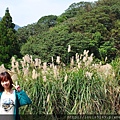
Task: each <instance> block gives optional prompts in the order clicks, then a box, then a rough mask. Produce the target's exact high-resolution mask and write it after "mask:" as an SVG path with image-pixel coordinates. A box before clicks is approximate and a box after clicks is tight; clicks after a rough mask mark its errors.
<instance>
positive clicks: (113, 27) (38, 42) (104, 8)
mask: <svg viewBox="0 0 120 120" xmlns="http://www.w3.org/2000/svg"><path fill="white" fill-rule="evenodd" d="M119 4H120V1H119V0H111V1H110V0H105V1H104V0H98V1H97V2H95V3H90V2H79V3H73V4H71V5H70V6H69V8H68V9H67V10H66V11H65V12H64V13H63V14H61V15H60V16H54V15H49V16H44V17H42V18H40V19H39V20H38V22H37V23H36V24H33V25H28V26H25V27H23V28H21V29H19V30H18V38H20V39H19V40H20V41H21V54H22V55H25V54H31V55H33V57H40V58H41V59H42V60H43V61H47V62H49V61H50V60H51V57H54V58H55V57H57V56H63V57H62V61H63V62H64V63H67V57H68V52H67V49H66V48H67V46H68V45H71V47H72V50H71V52H70V54H69V55H70V56H72V55H74V54H75V53H79V54H81V53H82V52H83V50H84V49H87V50H89V51H90V53H94V55H95V57H96V58H97V59H100V60H103V59H104V58H105V57H108V58H109V61H112V60H113V59H115V58H116V57H117V56H119V49H120V46H119V41H120V40H119V38H120V37H119V33H120V32H119V14H120V9H119ZM51 23H52V25H51ZM30 26H31V27H30ZM20 31H21V32H20ZM30 31H31V32H30ZM33 31H34V32H33ZM24 32H26V33H30V34H24ZM31 33H32V34H31ZM21 37H22V38H21Z"/></svg>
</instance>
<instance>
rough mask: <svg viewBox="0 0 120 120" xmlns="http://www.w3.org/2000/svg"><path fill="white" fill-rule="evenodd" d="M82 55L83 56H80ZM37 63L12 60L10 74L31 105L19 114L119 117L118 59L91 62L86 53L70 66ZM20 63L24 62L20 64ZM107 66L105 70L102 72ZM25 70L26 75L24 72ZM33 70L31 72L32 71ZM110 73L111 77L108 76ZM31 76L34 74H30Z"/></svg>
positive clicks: (30, 60)
mask: <svg viewBox="0 0 120 120" xmlns="http://www.w3.org/2000/svg"><path fill="white" fill-rule="evenodd" d="M81 56H82V57H81ZM38 61H40V62H38V63H37V64H36V63H35V60H33V59H32V57H31V56H29V55H27V60H25V57H24V58H23V61H21V62H19V64H18V61H16V60H15V58H14V61H12V69H11V71H10V72H11V74H12V75H15V74H16V75H17V78H14V77H13V78H14V81H16V80H17V81H18V82H19V84H20V86H21V88H22V89H23V90H25V91H26V92H27V94H28V95H29V97H30V98H31V100H32V104H31V105H29V106H24V107H21V108H20V113H21V114H118V113H119V112H120V110H119V85H118V83H119V80H120V67H119V64H120V59H116V60H114V61H113V62H112V63H111V65H110V64H109V65H110V66H112V69H111V68H110V69H108V67H107V66H108V64H107V63H106V64H105V65H106V66H105V65H104V69H102V71H101V70H100V69H101V68H103V65H101V63H100V64H96V63H94V60H93V55H91V56H88V51H84V53H83V55H80V56H79V55H78V54H77V57H76V58H75V59H74V62H73V59H72V64H71V63H70V66H65V65H64V64H63V63H62V62H60V61H59V64H57V65H55V64H54V63H53V62H52V63H50V64H49V65H48V64H47V65H46V63H42V62H41V60H40V59H38ZM21 63H24V65H22V64H21ZM105 67H107V71H106V69H105ZM26 70H27V72H25V71H26ZM33 71H34V72H33ZM109 73H110V74H109ZM33 74H34V75H33Z"/></svg>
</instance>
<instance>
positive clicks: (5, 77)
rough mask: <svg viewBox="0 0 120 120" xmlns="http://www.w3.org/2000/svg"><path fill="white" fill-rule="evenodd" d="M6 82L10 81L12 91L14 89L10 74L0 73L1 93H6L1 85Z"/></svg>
mask: <svg viewBox="0 0 120 120" xmlns="http://www.w3.org/2000/svg"><path fill="white" fill-rule="evenodd" d="M6 80H9V81H10V89H12V87H13V85H12V84H13V81H12V78H11V76H10V74H9V73H8V72H2V73H0V92H2V91H4V87H3V86H2V85H1V81H6Z"/></svg>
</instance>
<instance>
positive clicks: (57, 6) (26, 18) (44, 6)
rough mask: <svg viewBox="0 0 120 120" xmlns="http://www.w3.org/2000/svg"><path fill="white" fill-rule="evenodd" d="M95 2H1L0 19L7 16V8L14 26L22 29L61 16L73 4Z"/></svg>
mask: <svg viewBox="0 0 120 120" xmlns="http://www.w3.org/2000/svg"><path fill="white" fill-rule="evenodd" d="M81 1H84V2H94V1H98V0H0V17H3V16H4V15H5V11H6V8H9V13H10V15H11V17H12V21H13V23H14V24H16V25H19V26H20V27H23V26H27V25H28V24H33V23H36V22H37V21H38V20H39V19H40V18H41V17H43V16H47V15H57V16H59V15H61V14H62V13H64V12H65V10H66V9H68V7H69V6H70V5H71V4H73V3H78V2H81Z"/></svg>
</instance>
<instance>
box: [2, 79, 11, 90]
mask: <svg viewBox="0 0 120 120" xmlns="http://www.w3.org/2000/svg"><path fill="white" fill-rule="evenodd" d="M1 85H2V86H3V87H4V89H9V88H10V81H9V80H4V81H1Z"/></svg>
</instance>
